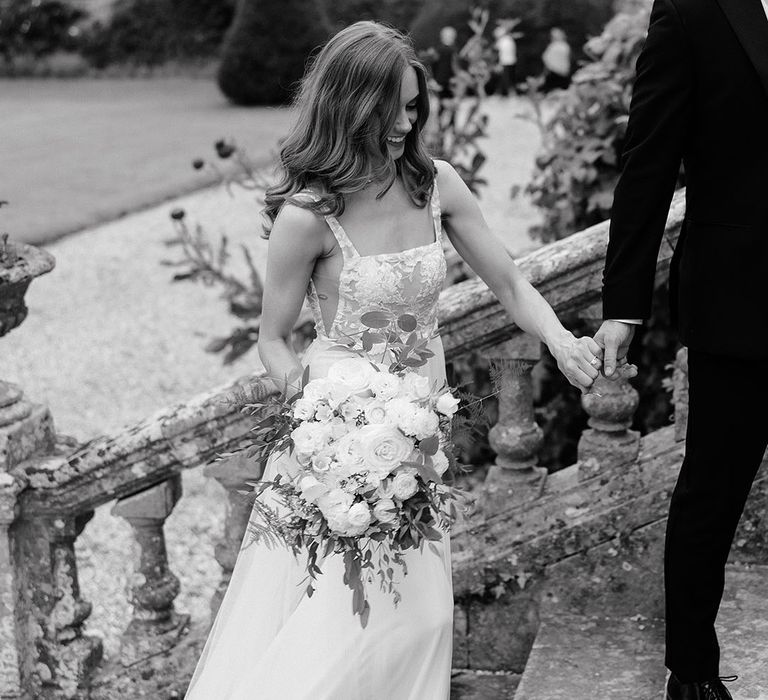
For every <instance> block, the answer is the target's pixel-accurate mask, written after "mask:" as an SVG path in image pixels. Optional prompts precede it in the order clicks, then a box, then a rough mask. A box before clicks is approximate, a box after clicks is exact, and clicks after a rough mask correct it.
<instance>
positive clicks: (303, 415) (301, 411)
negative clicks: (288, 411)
mask: <svg viewBox="0 0 768 700" xmlns="http://www.w3.org/2000/svg"><path fill="white" fill-rule="evenodd" d="M314 415H315V404H314V403H313V402H312V401H310V400H309V399H306V398H301V399H297V400H296V403H295V404H293V417H294V418H295V419H296V420H310V419H311V418H312V417H313V416H314Z"/></svg>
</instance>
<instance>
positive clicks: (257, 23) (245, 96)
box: [218, 0, 329, 105]
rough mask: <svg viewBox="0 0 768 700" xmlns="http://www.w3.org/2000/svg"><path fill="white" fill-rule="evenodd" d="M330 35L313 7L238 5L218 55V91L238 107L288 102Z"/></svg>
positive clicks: (294, 2) (298, 3)
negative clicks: (313, 53)
mask: <svg viewBox="0 0 768 700" xmlns="http://www.w3.org/2000/svg"><path fill="white" fill-rule="evenodd" d="M328 34H329V30H328V27H327V22H326V21H325V18H324V14H323V12H322V8H321V7H320V6H319V5H318V4H317V3H316V2H313V1H309V2H308V1H306V0H240V2H239V3H238V5H237V11H236V13H235V19H234V21H233V23H232V26H231V27H230V29H229V31H228V32H227V35H226V38H225V40H224V46H223V49H222V61H221V66H220V67H219V74H218V80H219V87H220V88H221V91H222V92H223V93H224V94H225V95H226V96H227V97H228V98H229V99H230V100H231V101H232V102H234V103H235V104H239V105H260V104H279V103H283V102H286V101H287V100H288V98H289V97H290V94H291V91H292V89H293V87H294V85H295V83H296V82H297V81H298V80H300V79H301V77H302V75H303V74H304V69H305V65H306V62H307V58H308V56H309V55H310V54H311V53H312V51H313V50H314V49H316V48H317V47H318V46H319V45H320V44H322V42H323V41H325V39H326V38H327V37H328Z"/></svg>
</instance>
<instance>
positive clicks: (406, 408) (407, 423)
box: [385, 397, 417, 432]
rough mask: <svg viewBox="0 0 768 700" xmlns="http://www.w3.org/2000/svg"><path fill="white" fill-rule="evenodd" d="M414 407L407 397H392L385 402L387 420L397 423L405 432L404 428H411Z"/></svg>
mask: <svg viewBox="0 0 768 700" xmlns="http://www.w3.org/2000/svg"><path fill="white" fill-rule="evenodd" d="M416 408H417V407H416V406H414V405H413V404H412V403H411V402H410V401H409V400H408V399H404V398H401V397H398V398H394V399H392V400H390V401H387V403H386V404H385V410H386V412H387V420H388V421H390V422H391V423H394V424H395V425H397V426H398V427H399V428H400V429H401V430H403V431H404V432H407V431H406V428H408V429H409V430H412V429H413V420H414V418H415V416H416Z"/></svg>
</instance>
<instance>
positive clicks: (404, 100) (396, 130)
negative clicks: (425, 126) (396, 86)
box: [387, 66, 419, 160]
mask: <svg viewBox="0 0 768 700" xmlns="http://www.w3.org/2000/svg"><path fill="white" fill-rule="evenodd" d="M418 101H419V81H418V79H417V78H416V71H415V70H414V69H413V68H412V67H411V66H408V68H406V70H405V71H404V72H403V78H402V80H401V81H400V101H399V103H398V106H397V120H396V121H395V124H394V126H393V127H392V131H390V133H389V134H387V148H388V150H389V154H390V155H391V156H392V158H393V159H394V160H397V159H398V158H400V156H402V155H403V153H404V152H405V137H406V136H407V135H408V133H409V132H410V130H411V129H412V128H413V125H414V124H415V123H416V118H417V116H418V112H417V105H418Z"/></svg>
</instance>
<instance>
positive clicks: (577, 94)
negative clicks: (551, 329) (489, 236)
mask: <svg viewBox="0 0 768 700" xmlns="http://www.w3.org/2000/svg"><path fill="white" fill-rule="evenodd" d="M647 26H648V12H646V11H644V10H641V11H638V12H636V13H634V14H619V15H617V16H616V17H614V18H613V19H612V20H611V21H610V22H609V23H608V24H607V25H606V27H605V30H604V31H603V33H602V34H601V35H600V36H598V37H595V38H593V39H590V40H589V41H588V42H587V44H586V46H585V52H586V53H587V55H589V56H590V57H591V60H590V61H589V62H588V63H586V64H585V65H584V66H582V67H581V68H580V69H579V70H578V71H577V72H576V74H575V75H574V76H573V83H572V84H571V86H570V87H569V88H568V89H567V90H564V91H562V92H560V93H559V94H558V95H557V98H556V102H555V104H554V113H553V114H552V116H550V117H548V118H546V119H545V118H543V117H542V116H541V115H542V114H543V113H545V112H546V111H547V109H546V107H551V106H552V105H544V106H542V105H541V100H543V99H545V98H543V97H542V96H541V95H540V94H538V93H537V92H536V91H530V92H529V96H530V98H531V99H532V100H533V101H534V105H533V106H534V114H536V115H538V119H537V123H538V124H539V126H540V128H541V133H542V147H541V150H540V152H539V154H538V155H537V157H536V167H535V170H534V174H533V178H532V180H531V182H530V183H529V184H528V186H527V187H526V193H527V194H528V195H530V197H531V199H532V201H533V203H534V204H535V205H536V206H537V207H539V209H540V210H541V212H542V215H543V217H544V220H543V222H542V223H541V224H537V225H536V226H534V227H533V228H532V229H531V235H532V236H533V237H534V238H538V239H539V240H541V241H543V242H545V243H547V242H549V241H554V240H559V239H561V238H565V237H566V236H569V235H570V234H572V233H574V232H576V231H580V230H582V229H584V228H587V227H588V226H591V225H592V224H595V223H598V222H600V221H604V220H605V219H607V218H608V217H609V216H610V210H611V204H612V202H613V190H614V188H615V186H616V181H617V179H618V176H619V158H620V155H621V151H622V147H623V142H624V134H625V131H626V125H627V115H628V113H629V102H630V99H631V94H632V82H633V80H634V75H635V62H636V60H637V56H638V54H639V52H640V49H641V48H642V45H643V42H644V40H645V34H646V30H647Z"/></svg>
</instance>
